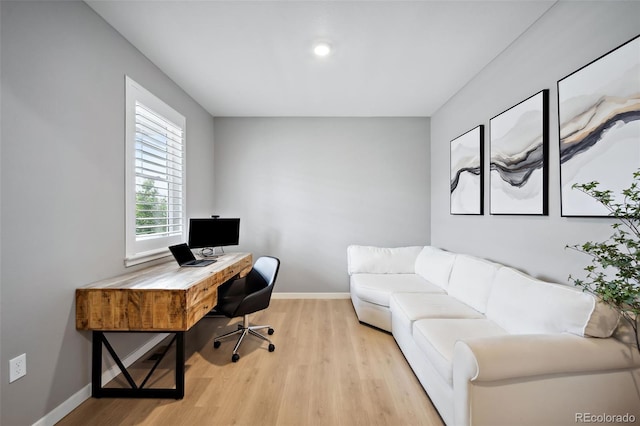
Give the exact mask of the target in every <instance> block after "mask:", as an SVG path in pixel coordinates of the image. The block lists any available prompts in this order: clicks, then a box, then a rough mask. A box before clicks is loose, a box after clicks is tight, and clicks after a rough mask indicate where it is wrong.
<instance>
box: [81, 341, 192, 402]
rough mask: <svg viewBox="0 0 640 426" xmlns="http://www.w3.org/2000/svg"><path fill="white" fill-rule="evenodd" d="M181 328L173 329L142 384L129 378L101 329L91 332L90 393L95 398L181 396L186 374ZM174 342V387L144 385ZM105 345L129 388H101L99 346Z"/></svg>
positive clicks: (182, 395)
mask: <svg viewBox="0 0 640 426" xmlns="http://www.w3.org/2000/svg"><path fill="white" fill-rule="evenodd" d="M184 333H185V332H184V331H176V332H175V336H174V338H173V339H172V340H171V342H170V343H169V345H168V346H167V348H166V350H165V351H164V352H163V353H162V354H161V357H160V358H159V359H158V360H157V361H156V363H155V364H154V366H153V368H152V369H151V371H150V372H149V373H148V375H147V377H145V379H144V380H143V382H142V384H141V385H137V384H136V383H135V381H134V379H133V378H132V377H131V375H130V374H129V372H128V371H127V369H126V367H125V366H124V364H123V363H122V361H121V360H120V358H119V357H118V354H116V352H115V350H114V349H113V348H112V347H111V344H110V343H109V341H108V340H107V338H106V337H105V335H104V332H102V331H93V336H92V339H93V341H92V345H91V393H92V395H93V397H94V398H102V397H115V398H174V399H182V398H183V397H184V373H185V346H184ZM174 341H175V343H176V346H175V348H176V365H175V388H146V387H145V385H146V383H147V381H148V380H149V379H150V377H151V375H152V374H153V372H154V371H155V369H156V367H157V366H158V365H159V364H160V361H161V360H162V358H164V355H165V354H166V353H167V350H168V349H169V347H170V346H171V345H172V344H173V342H174ZM103 346H104V347H106V348H107V350H108V351H109V354H110V355H111V357H112V358H113V360H114V361H115V362H116V364H117V366H118V368H119V369H120V371H121V372H122V374H123V375H124V377H125V378H126V380H127V382H128V383H129V386H130V387H129V388H104V387H102V347H103Z"/></svg>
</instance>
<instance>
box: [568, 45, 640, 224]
mask: <svg viewBox="0 0 640 426" xmlns="http://www.w3.org/2000/svg"><path fill="white" fill-rule="evenodd" d="M557 85H558V135H559V138H558V139H559V140H558V143H559V153H560V161H559V166H560V210H561V216H564V217H606V216H609V211H608V210H607V209H606V208H605V207H604V206H602V205H601V204H600V203H598V202H597V201H595V200H594V199H592V198H591V197H589V196H588V195H586V194H584V193H582V192H581V191H579V190H577V189H574V188H573V186H574V185H575V184H585V183H590V182H594V181H595V182H599V184H600V187H599V189H602V190H605V189H608V190H611V191H612V196H614V201H616V202H617V201H621V199H620V198H618V197H621V195H620V194H621V191H622V190H623V189H626V188H628V187H629V185H630V184H631V182H632V180H633V172H635V171H637V170H638V168H640V161H639V159H640V137H638V135H640V105H638V103H637V94H638V93H640V35H638V36H636V37H634V38H633V39H631V40H629V41H627V42H626V43H623V44H621V45H620V46H618V47H616V48H615V49H613V50H611V51H609V52H607V53H605V54H604V55H602V56H600V57H599V58H597V59H595V60H593V61H591V62H589V63H588V64H587V65H584V66H583V67H581V68H579V69H578V70H576V71H574V72H572V73H571V74H569V75H567V76H566V77H563V78H562V79H560V80H558V83H557ZM634 96H635V97H636V99H635V101H634V100H633V98H634ZM634 102H635V106H633V105H634V104H633V103H634Z"/></svg>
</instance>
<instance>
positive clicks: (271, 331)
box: [267, 328, 275, 336]
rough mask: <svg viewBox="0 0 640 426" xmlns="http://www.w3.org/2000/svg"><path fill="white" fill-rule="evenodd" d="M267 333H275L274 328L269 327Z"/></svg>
mask: <svg viewBox="0 0 640 426" xmlns="http://www.w3.org/2000/svg"><path fill="white" fill-rule="evenodd" d="M267 333H268V334H269V336H271V335H272V334H273V333H275V330H274V329H273V328H270V329H269V331H267Z"/></svg>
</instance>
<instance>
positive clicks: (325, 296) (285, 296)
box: [271, 292, 351, 299]
mask: <svg viewBox="0 0 640 426" xmlns="http://www.w3.org/2000/svg"><path fill="white" fill-rule="evenodd" d="M271 298H272V299H350V298H351V294H350V293H277V292H273V293H271Z"/></svg>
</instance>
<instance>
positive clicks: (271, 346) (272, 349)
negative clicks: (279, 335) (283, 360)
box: [269, 343, 276, 352]
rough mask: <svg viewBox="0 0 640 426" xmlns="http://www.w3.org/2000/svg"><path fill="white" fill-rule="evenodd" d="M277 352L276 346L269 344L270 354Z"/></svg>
mask: <svg viewBox="0 0 640 426" xmlns="http://www.w3.org/2000/svg"><path fill="white" fill-rule="evenodd" d="M275 350H276V346H275V345H274V344H273V343H270V344H269V352H273V351H275Z"/></svg>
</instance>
